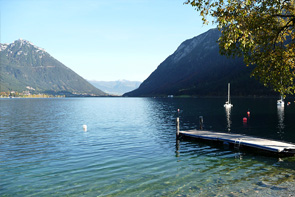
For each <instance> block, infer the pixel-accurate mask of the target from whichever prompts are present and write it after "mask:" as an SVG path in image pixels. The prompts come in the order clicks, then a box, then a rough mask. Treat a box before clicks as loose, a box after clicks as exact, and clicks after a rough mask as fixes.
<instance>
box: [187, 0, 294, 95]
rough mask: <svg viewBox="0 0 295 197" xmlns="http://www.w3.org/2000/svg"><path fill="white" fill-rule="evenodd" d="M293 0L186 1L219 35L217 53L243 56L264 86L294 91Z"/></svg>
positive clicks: (282, 91) (276, 89) (280, 90)
mask: <svg viewBox="0 0 295 197" xmlns="http://www.w3.org/2000/svg"><path fill="white" fill-rule="evenodd" d="M294 2H295V0H244V1H243V0H227V1H224V0H187V1H186V2H185V3H186V4H191V5H192V6H193V7H195V8H196V10H197V11H199V12H200V15H201V16H202V20H203V22H204V24H208V23H209V22H210V21H208V18H211V17H212V22H213V23H216V24H217V26H218V28H219V30H221V32H222V35H221V37H220V38H219V48H220V53H221V54H223V55H227V56H243V57H244V62H245V63H246V65H247V66H248V65H256V66H255V69H254V70H253V72H252V76H255V77H256V78H257V79H259V80H260V82H261V83H263V84H264V85H265V86H268V87H271V88H273V89H274V90H275V91H277V92H279V93H280V94H282V95H286V94H293V93H295V84H294V80H295V63H294V62H295V3H294Z"/></svg>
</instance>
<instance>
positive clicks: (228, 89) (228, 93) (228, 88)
mask: <svg viewBox="0 0 295 197" xmlns="http://www.w3.org/2000/svg"><path fill="white" fill-rule="evenodd" d="M227 91H228V92H227V102H228V103H230V100H229V95H230V83H228V87H227Z"/></svg>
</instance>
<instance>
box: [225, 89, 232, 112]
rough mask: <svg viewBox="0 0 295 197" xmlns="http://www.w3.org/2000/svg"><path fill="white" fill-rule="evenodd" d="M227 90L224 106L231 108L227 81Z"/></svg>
mask: <svg viewBox="0 0 295 197" xmlns="http://www.w3.org/2000/svg"><path fill="white" fill-rule="evenodd" d="M227 91H228V92H227V101H226V102H225V104H224V107H226V108H231V107H233V105H232V104H231V103H230V83H228V88H227Z"/></svg>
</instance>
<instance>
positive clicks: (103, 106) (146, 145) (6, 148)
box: [0, 98, 295, 196]
mask: <svg viewBox="0 0 295 197" xmlns="http://www.w3.org/2000/svg"><path fill="white" fill-rule="evenodd" d="M225 100H226V98H224V99H221V98H207V99H205V98H183V99H180V98H50V99H17V98H14V99H0V118H1V122H0V124H1V128H0V180H1V181H0V196H66V195H69V196H288V195H293V194H294V193H295V158H293V157H289V158H272V157H266V156H262V155H257V154H255V153H250V152H247V153H244V152H238V151H234V150H228V149H226V148H221V147H213V146H210V145H209V144H205V143H199V142H194V141H189V140H181V141H180V143H179V145H178V146H179V149H178V146H177V144H176V139H175V119H176V117H177V109H180V113H179V116H180V129H181V130H187V129H194V128H198V126H199V125H198V124H199V123H198V119H199V116H203V117H204V126H205V129H208V130H213V131H222V132H232V133H243V134H247V135H252V136H258V137H265V138H271V139H277V140H282V141H287V142H291V143H295V121H294V120H295V119H294V118H295V103H294V101H293V100H290V101H291V105H290V106H285V107H284V108H278V107H277V105H276V99H262V98H259V99H250V98H233V99H232V103H233V105H234V106H233V108H232V109H231V111H226V110H225V108H224V107H223V104H224V102H225ZM248 110H249V111H250V116H249V117H248V115H247V112H248ZM243 117H247V118H248V122H247V123H243V120H242V119H243ZM83 125H87V131H86V132H85V131H83Z"/></svg>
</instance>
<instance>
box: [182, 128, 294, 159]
mask: <svg viewBox="0 0 295 197" xmlns="http://www.w3.org/2000/svg"><path fill="white" fill-rule="evenodd" d="M179 133H180V135H184V136H187V137H192V138H199V139H204V140H211V141H222V142H227V143H231V144H234V145H239V146H247V147H252V148H257V149H262V150H266V151H270V152H274V153H291V154H295V145H294V144H289V143H285V142H280V141H274V140H268V139H263V138H256V137H251V136H246V135H242V134H233V133H220V132H212V131H203V130H189V131H180V132H179Z"/></svg>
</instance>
